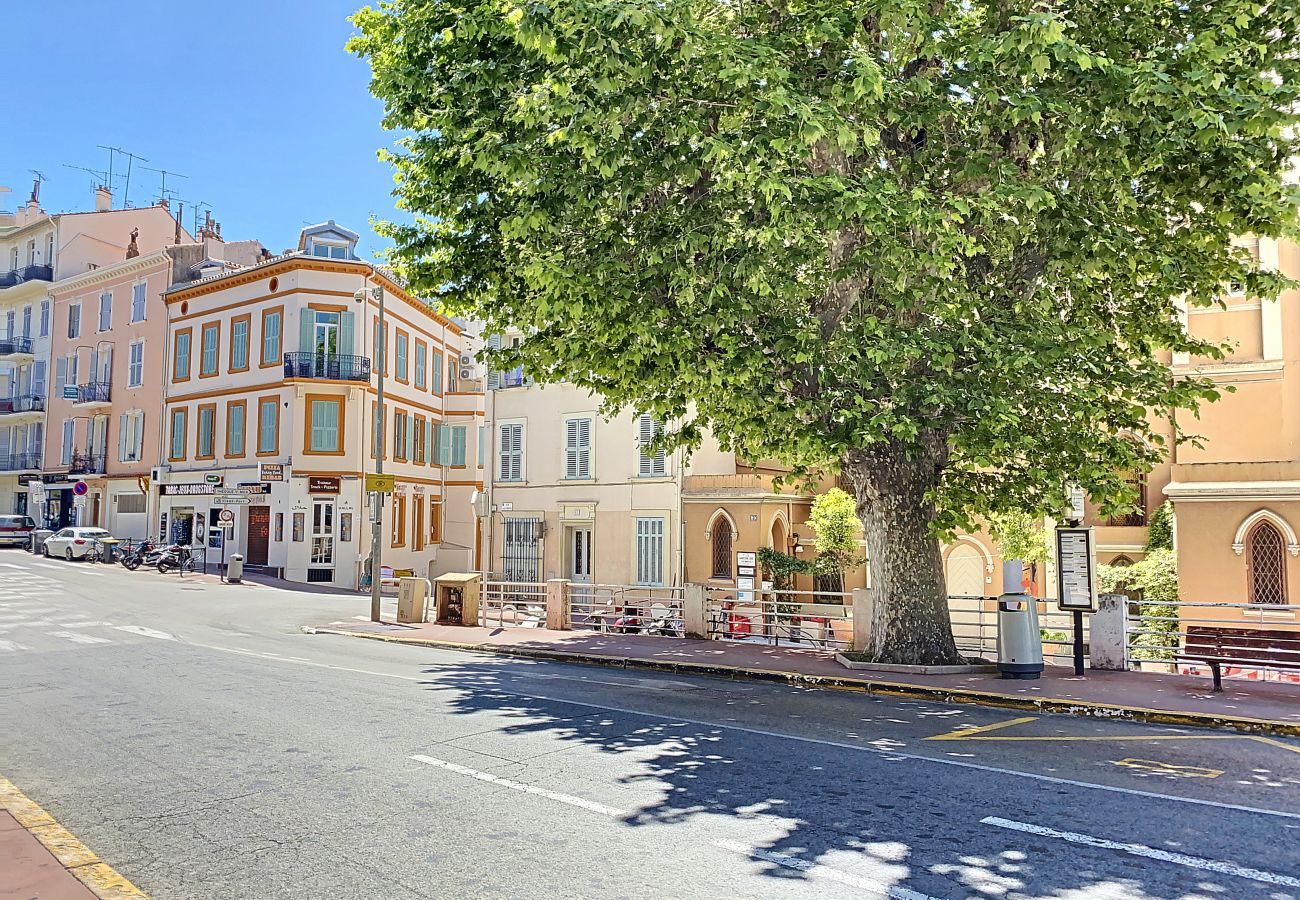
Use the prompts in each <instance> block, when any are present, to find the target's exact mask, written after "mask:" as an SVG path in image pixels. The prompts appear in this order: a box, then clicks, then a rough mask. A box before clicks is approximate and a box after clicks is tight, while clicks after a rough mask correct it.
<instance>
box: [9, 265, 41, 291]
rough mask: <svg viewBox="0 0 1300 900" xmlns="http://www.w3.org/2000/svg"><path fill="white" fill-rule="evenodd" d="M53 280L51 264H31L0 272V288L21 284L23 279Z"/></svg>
mask: <svg viewBox="0 0 1300 900" xmlns="http://www.w3.org/2000/svg"><path fill="white" fill-rule="evenodd" d="M53 280H54V267H53V266H45V265H31V266H23V267H22V268H21V269H10V270H9V271H8V272H0V288H7V287H13V286H14V285H16V284H22V283H23V282H24V281H53Z"/></svg>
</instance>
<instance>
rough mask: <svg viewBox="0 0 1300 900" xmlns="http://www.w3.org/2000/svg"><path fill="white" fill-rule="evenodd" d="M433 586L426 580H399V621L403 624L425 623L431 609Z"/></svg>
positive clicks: (411, 578)
mask: <svg viewBox="0 0 1300 900" xmlns="http://www.w3.org/2000/svg"><path fill="white" fill-rule="evenodd" d="M431 588H432V585H430V584H429V582H428V580H427V579H424V578H414V577H409V578H399V579H398V581H397V621H398V622H401V623H403V624H410V623H412V622H423V621H424V619H425V615H426V614H427V613H428V609H429V591H430V589H431Z"/></svg>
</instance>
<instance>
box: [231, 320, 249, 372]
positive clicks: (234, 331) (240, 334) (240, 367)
mask: <svg viewBox="0 0 1300 900" xmlns="http://www.w3.org/2000/svg"><path fill="white" fill-rule="evenodd" d="M252 328H253V317H252V316H248V315H245V316H239V317H238V318H236V319H231V320H230V363H229V371H231V372H245V371H247V370H248V333H249V332H250V331H251V330H252Z"/></svg>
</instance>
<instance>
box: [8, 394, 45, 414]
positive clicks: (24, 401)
mask: <svg viewBox="0 0 1300 900" xmlns="http://www.w3.org/2000/svg"><path fill="white" fill-rule="evenodd" d="M44 411H45V398H44V397H39V396H37V395H36V394H19V395H18V396H16V397H0V416H3V415H5V414H7V413H25V412H44Z"/></svg>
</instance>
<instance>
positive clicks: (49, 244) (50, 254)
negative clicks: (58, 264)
mask: <svg viewBox="0 0 1300 900" xmlns="http://www.w3.org/2000/svg"><path fill="white" fill-rule="evenodd" d="M45 264H46V265H47V266H53V265H54V234H53V232H51V233H50V234H47V235H46V236H45Z"/></svg>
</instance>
